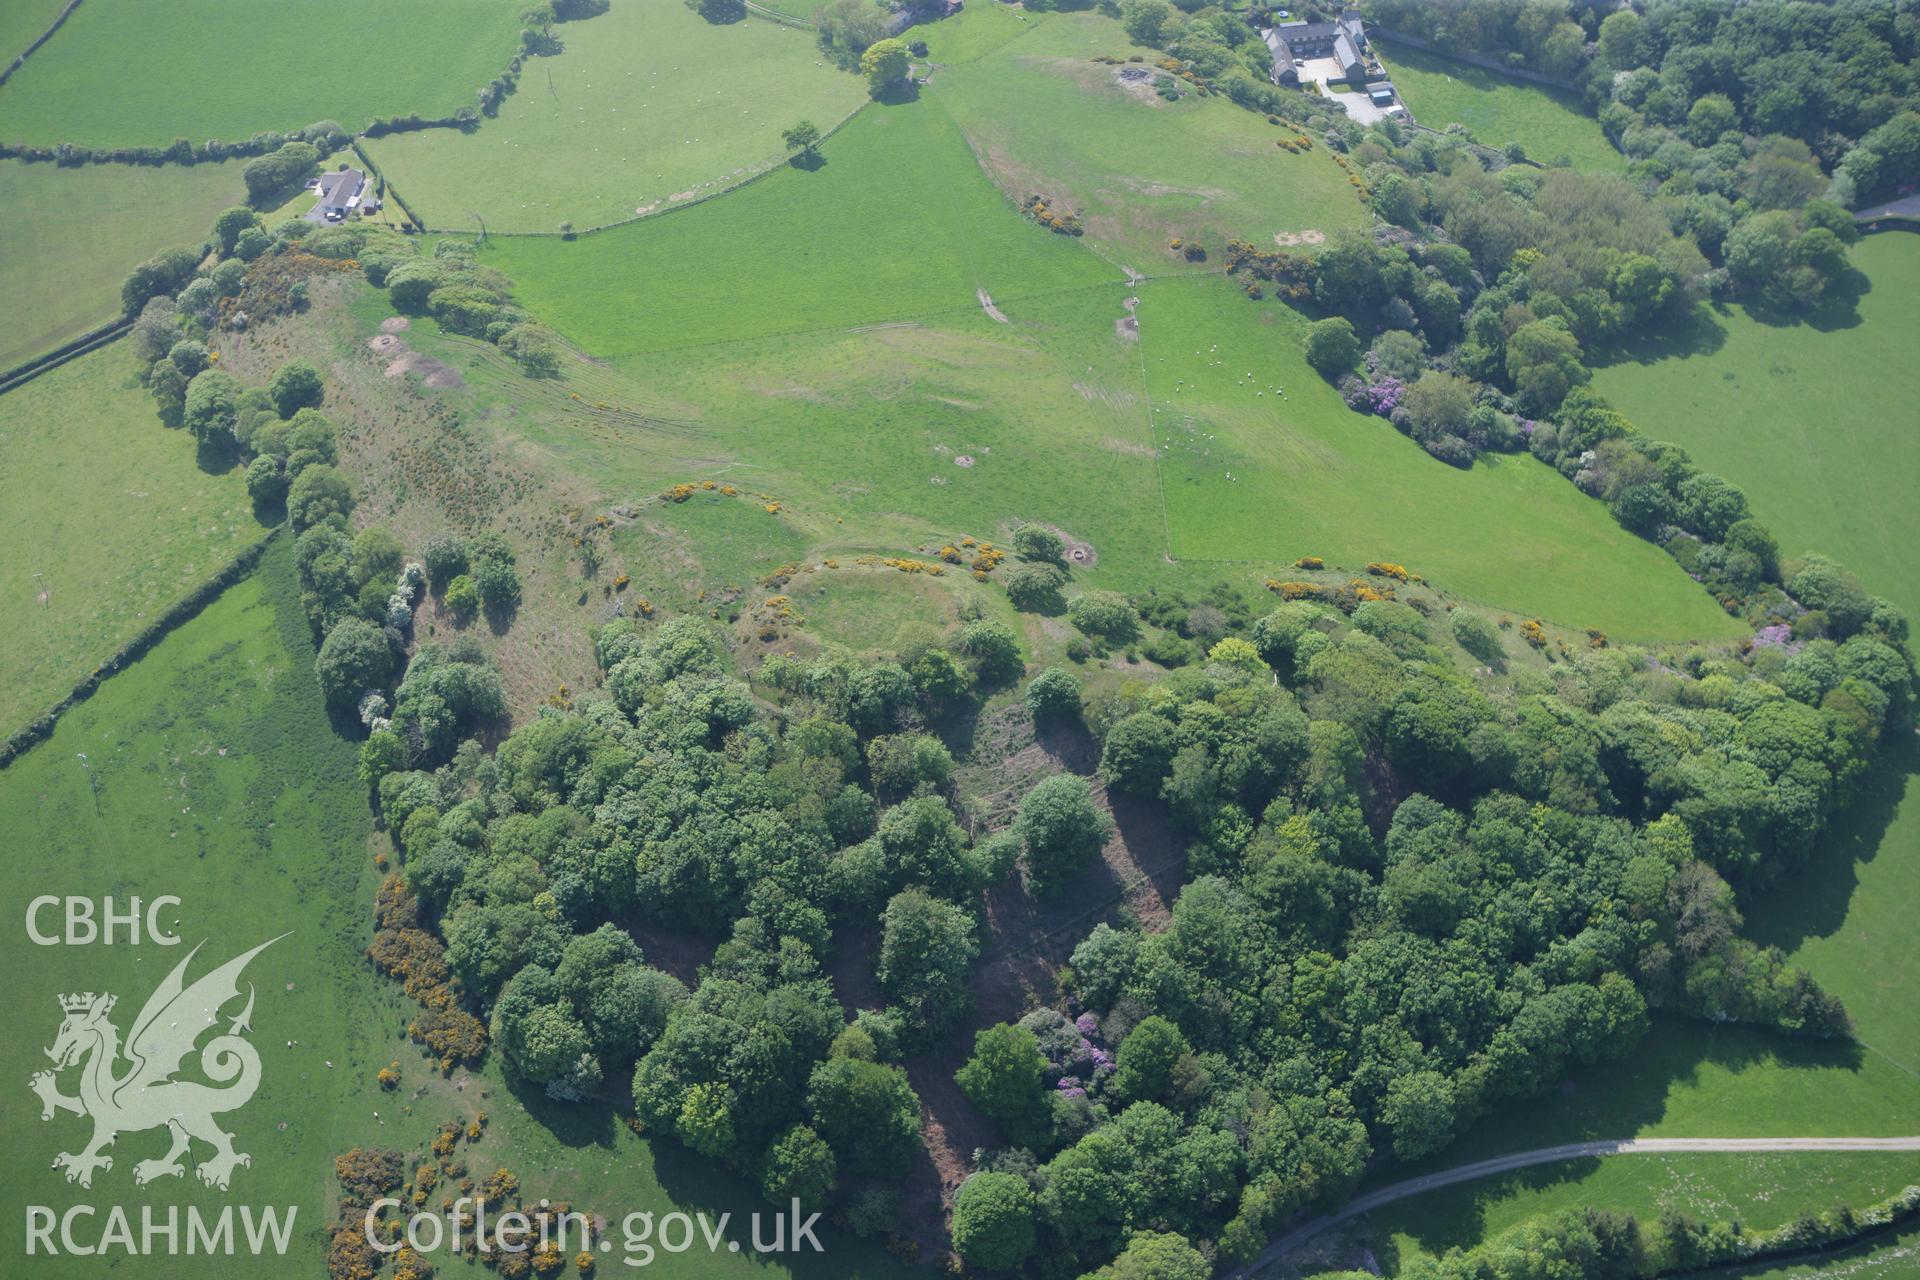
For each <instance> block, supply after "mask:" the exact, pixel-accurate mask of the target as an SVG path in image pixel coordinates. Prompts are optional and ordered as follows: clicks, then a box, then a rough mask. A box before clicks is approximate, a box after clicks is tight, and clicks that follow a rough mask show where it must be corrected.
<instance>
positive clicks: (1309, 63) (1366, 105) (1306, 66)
mask: <svg viewBox="0 0 1920 1280" xmlns="http://www.w3.org/2000/svg"><path fill="white" fill-rule="evenodd" d="M1345 80H1346V73H1345V72H1344V71H1342V70H1341V69H1340V60H1339V59H1338V58H1302V59H1300V83H1301V84H1306V83H1308V82H1312V83H1314V84H1317V85H1319V86H1321V89H1322V91H1323V92H1324V93H1325V95H1326V96H1327V97H1328V98H1329V99H1331V100H1332V101H1334V102H1337V103H1339V104H1340V106H1341V107H1342V108H1344V109H1345V110H1346V113H1347V114H1348V115H1349V116H1351V117H1353V119H1354V120H1356V121H1358V122H1359V123H1361V124H1372V123H1373V122H1374V121H1376V120H1385V119H1386V118H1387V109H1386V108H1385V107H1376V106H1374V105H1373V100H1372V99H1370V98H1368V97H1367V95H1366V94H1364V93H1362V92H1360V91H1359V90H1358V89H1355V90H1354V91H1353V92H1351V93H1335V92H1334V91H1333V90H1332V89H1330V88H1328V87H1327V86H1328V85H1330V84H1332V83H1333V82H1334V81H1340V82H1342V83H1344V82H1345Z"/></svg>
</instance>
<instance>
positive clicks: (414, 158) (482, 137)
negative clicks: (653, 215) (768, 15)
mask: <svg viewBox="0 0 1920 1280" xmlns="http://www.w3.org/2000/svg"><path fill="white" fill-rule="evenodd" d="M560 33H561V35H562V36H563V37H565V39H566V44H567V49H566V52H565V53H562V54H560V55H559V56H558V57H553V58H538V59H534V60H532V61H530V62H529V63H528V64H527V70H526V71H525V73H524V74H523V76H522V79H521V83H520V90H519V92H518V93H516V94H514V96H513V97H511V98H509V99H507V101H506V102H505V103H504V104H503V105H502V106H501V108H500V113H499V115H498V116H497V117H496V118H494V119H492V120H487V121H485V122H484V123H482V125H481V126H480V127H479V128H478V129H475V130H474V131H472V132H470V133H461V132H458V131H454V130H448V129H436V130H430V131H427V132H423V133H410V134H395V135H391V136H389V137H386V138H380V139H377V140H375V141H373V142H372V143H370V144H369V146H368V150H369V153H370V154H371V155H372V156H373V157H374V160H375V161H376V162H377V163H378V164H379V165H380V167H381V168H382V169H383V170H384V171H385V172H386V174H387V177H388V179H389V180H390V181H392V182H393V184H394V187H395V188H396V189H397V190H398V191H399V192H400V193H401V195H402V196H404V197H405V198H406V201H407V203H408V205H409V206H411V207H412V208H413V210H414V212H415V213H416V214H418V215H419V216H420V217H421V218H422V219H424V220H425V221H426V223H427V224H428V225H429V226H432V227H456V228H471V227H473V226H474V220H473V216H472V215H473V214H476V213H477V214H478V215H479V216H480V217H482V218H484V219H485V220H486V223H487V227H488V229H489V230H492V231H540V232H551V231H554V230H556V229H557V228H558V226H559V224H560V223H561V222H562V221H566V222H572V223H574V224H576V225H577V226H580V227H590V226H603V225H605V224H607V223H609V222H619V221H622V220H624V219H627V218H632V217H634V216H635V215H636V214H639V213H641V212H643V211H646V212H655V211H659V210H665V209H671V208H673V207H674V206H675V205H676V204H680V203H684V202H685V201H687V200H690V199H693V198H694V197H696V196H706V195H711V194H713V193H714V192H715V191H719V190H724V189H725V188H727V187H730V186H732V185H734V184H735V183H737V182H739V181H741V180H742V179H743V178H745V177H746V176H748V175H749V174H752V173H757V172H759V171H760V170H762V169H765V168H766V167H768V166H769V165H772V164H777V163H784V162H785V161H786V158H787V150H786V147H785V146H784V145H783V144H782V143H781V141H780V134H781V131H782V130H784V129H786V128H787V127H789V126H790V125H792V124H793V123H795V122H796V121H798V120H802V119H810V120H812V121H813V122H814V123H815V124H816V125H818V126H819V127H820V128H821V129H823V130H824V129H827V128H830V127H832V126H833V125H834V124H836V123H838V122H839V121H840V120H841V119H843V118H844V117H845V116H846V115H847V114H848V113H849V112H851V111H852V110H853V109H854V108H856V107H857V106H859V105H860V104H861V103H862V102H864V101H866V98H867V88H866V82H865V81H864V80H862V79H861V78H860V77H859V76H857V75H849V74H848V73H846V72H844V71H841V70H838V69H837V68H835V67H833V66H832V65H831V64H828V63H824V62H823V61H822V59H821V56H820V51H819V49H818V48H817V47H815V44H814V40H813V34H812V33H811V32H809V31H804V30H796V29H794V28H791V27H784V26H780V25H778V24H775V23H772V22H763V21H759V20H751V21H742V22H735V23H731V24H729V25H726V26H715V25H712V24H710V23H708V22H707V21H705V20H704V19H702V18H701V17H700V16H699V15H697V14H695V13H694V12H693V11H692V10H691V9H689V8H688V7H686V6H685V5H683V4H681V3H679V0H624V2H623V3H619V4H615V5H614V6H613V7H612V9H610V10H609V11H608V12H607V13H605V14H603V15H601V16H599V17H596V18H594V19H592V20H590V21H586V22H580V23H574V24H570V25H567V26H563V27H562V28H560Z"/></svg>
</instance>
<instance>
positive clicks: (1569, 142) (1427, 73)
mask: <svg viewBox="0 0 1920 1280" xmlns="http://www.w3.org/2000/svg"><path fill="white" fill-rule="evenodd" d="M1373 47H1374V52H1375V53H1376V54H1378V55H1379V57H1380V65H1382V66H1383V67H1385V68H1386V69H1387V74H1388V75H1389V76H1390V77H1392V79H1393V85H1394V88H1396V89H1398V90H1399V91H1400V100H1401V101H1402V102H1404V103H1406V104H1407V110H1408V111H1410V112H1412V114H1413V118H1414V119H1415V120H1416V121H1417V122H1419V123H1420V124H1423V125H1426V126H1427V127H1428V128H1430V129H1444V128H1446V127H1447V126H1448V125H1450V124H1463V125H1465V126H1467V130H1468V131H1469V132H1470V133H1472V134H1473V136H1474V139H1475V141H1478V142H1483V143H1485V144H1486V145H1488V146H1490V147H1504V146H1506V145H1507V144H1508V143H1509V142H1518V143H1519V144H1520V145H1521V146H1523V147H1525V148H1526V150H1527V155H1528V157H1529V158H1531V159H1534V160H1538V161H1540V162H1541V163H1542V164H1550V163H1552V162H1554V161H1556V160H1558V159H1560V158H1561V157H1563V156H1564V157H1566V158H1568V159H1570V160H1572V162H1573V164H1574V166H1575V167H1576V168H1580V169H1595V170H1602V171H1610V172H1615V173H1618V172H1624V171H1625V169H1626V167H1627V158H1626V157H1625V156H1623V155H1621V154H1620V152H1619V151H1617V150H1616V149H1615V148H1614V145H1613V144H1612V143H1611V142H1609V141H1607V136H1606V134H1605V133H1603V132H1601V129H1600V122H1599V121H1597V120H1595V119H1594V118H1593V117H1592V116H1591V115H1588V114H1587V112H1586V111H1585V110H1583V109H1582V107H1581V103H1580V99H1579V97H1578V96H1577V95H1575V94H1572V93H1567V92H1564V91H1562V90H1559V89H1550V88H1547V87H1546V86H1544V85H1535V84H1527V83H1525V82H1524V81H1520V80H1511V79H1508V78H1507V77H1506V76H1503V75H1501V74H1500V73H1499V72H1497V71H1487V70H1484V69H1483V68H1480V67H1476V66H1473V65H1471V64H1469V63H1465V62H1459V61H1457V60H1455V59H1453V58H1448V57H1445V56H1443V55H1441V54H1437V53H1427V52H1424V51H1422V50H1419V49H1415V48H1412V47H1411V46H1408V45H1402V44H1395V43H1393V42H1392V41H1390V40H1377V39H1376V40H1375V41H1374V45H1373Z"/></svg>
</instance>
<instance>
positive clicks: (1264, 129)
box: [928, 13, 1370, 275]
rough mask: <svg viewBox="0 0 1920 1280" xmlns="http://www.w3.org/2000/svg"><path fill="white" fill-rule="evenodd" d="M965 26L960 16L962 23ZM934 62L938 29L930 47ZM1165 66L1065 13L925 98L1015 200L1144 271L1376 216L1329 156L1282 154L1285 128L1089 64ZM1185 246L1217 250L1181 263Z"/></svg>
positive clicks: (1099, 26) (940, 81)
mask: <svg viewBox="0 0 1920 1280" xmlns="http://www.w3.org/2000/svg"><path fill="white" fill-rule="evenodd" d="M967 16H968V15H965V14H963V15H962V18H963V19H964V18H966V17H967ZM928 43H929V45H930V47H931V50H932V53H931V56H932V57H933V58H934V59H935V60H936V61H938V60H939V59H940V57H941V44H940V29H939V28H938V27H935V28H932V29H931V34H930V36H929V37H928ZM1129 54H1137V55H1141V56H1143V57H1145V58H1146V60H1147V61H1146V63H1145V64H1144V66H1145V68H1146V69H1147V70H1149V71H1150V72H1151V74H1153V75H1164V74H1165V73H1164V72H1159V71H1157V70H1154V69H1152V65H1151V64H1152V61H1153V59H1154V58H1156V57H1158V56H1160V55H1158V54H1157V53H1155V52H1154V51H1153V50H1150V49H1146V48H1144V47H1142V46H1137V45H1134V44H1133V43H1132V42H1130V41H1129V40H1128V39H1127V36H1126V32H1125V31H1124V30H1122V28H1121V26H1120V24H1119V23H1118V22H1115V21H1113V20H1112V19H1110V18H1105V17H1102V16H1100V15H1098V14H1094V13H1075V14H1062V15H1060V16H1058V17H1056V18H1053V19H1052V20H1050V21H1048V22H1046V23H1044V24H1042V25H1041V26H1040V27H1039V28H1038V29H1037V30H1034V31H1033V32H1032V33H1030V34H1028V35H1026V36H1023V37H1022V38H1020V39H1018V40H1015V41H1013V42H1011V43H1008V44H1005V45H1002V46H1001V47H1000V48H998V49H996V50H994V51H993V52H991V53H989V54H986V55H985V56H983V57H978V58H976V59H974V60H972V61H967V62H963V63H961V64H959V65H956V66H951V67H942V68H941V69H940V70H938V71H937V72H936V73H935V74H934V77H933V83H932V85H931V86H929V89H928V92H929V93H930V94H931V95H932V96H933V97H934V98H935V99H936V100H937V101H939V102H940V104H941V105H943V106H945V107H946V108H947V109H948V110H949V111H951V112H952V113H953V116H954V119H955V120H957V121H958V122H959V124H960V127H961V128H962V129H963V130H964V131H965V132H966V134H967V139H968V141H969V142H971V143H972V144H973V150H974V154H975V155H976V156H978V157H979V159H980V163H981V165H982V166H983V167H984V168H985V169H986V171H987V172H988V174H989V175H991V176H992V177H993V179H994V181H995V182H997V183H998V184H999V186H1000V188H1001V190H1003V191H1004V192H1006V193H1007V195H1008V196H1009V197H1011V198H1012V199H1013V200H1015V201H1016V202H1024V201H1025V200H1026V199H1028V198H1029V197H1030V196H1034V195H1041V196H1044V197H1046V199H1047V201H1048V203H1049V204H1050V206H1051V207H1052V208H1053V209H1055V210H1056V211H1060V212H1069V211H1071V212H1076V213H1077V214H1078V216H1079V218H1080V222H1081V224H1082V225H1083V226H1084V227H1085V228H1086V237H1085V239H1086V243H1087V244H1088V245H1089V246H1091V247H1092V248H1094V249H1095V250H1096V251H1097V252H1099V253H1100V254H1102V255H1103V256H1105V257H1107V258H1110V259H1112V260H1113V261H1115V262H1121V263H1125V264H1127V265H1129V266H1131V267H1133V268H1134V269H1135V270H1137V271H1140V272H1142V273H1145V274H1149V275H1153V274H1166V273H1169V272H1174V271H1206V270H1218V269H1219V268H1218V257H1219V254H1220V252H1221V251H1222V250H1223V249H1224V248H1225V244H1226V241H1227V240H1229V239H1240V240H1246V241H1249V242H1251V243H1253V244H1255V245H1257V246H1259V247H1261V248H1266V249H1272V248H1275V247H1276V245H1279V244H1286V245H1294V244H1300V243H1312V242H1315V241H1317V240H1319V239H1321V238H1324V237H1326V236H1329V235H1332V234H1333V233H1334V232H1336V231H1339V230H1341V229H1343V228H1346V227H1357V226H1362V225H1365V224H1366V223H1367V221H1368V220H1369V217H1370V215H1369V214H1368V212H1367V210H1366V207H1365V205H1363V204H1362V203H1361V201H1360V200H1359V198H1358V196H1357V195H1356V194H1355V191H1354V188H1353V187H1352V185H1351V184H1350V183H1349V182H1348V180H1347V175H1346V174H1345V173H1344V172H1342V171H1341V169H1340V168H1339V166H1337V165H1335V164H1334V163H1333V161H1332V159H1331V158H1330V157H1329V155H1328V153H1327V151H1326V150H1325V148H1323V147H1320V146H1318V145H1316V146H1315V147H1314V149H1313V150H1311V151H1308V152H1304V153H1297V154H1296V153H1293V152H1288V151H1284V150H1282V149H1281V148H1280V147H1278V146H1276V145H1275V143H1276V141H1277V140H1278V139H1279V138H1281V137H1282V136H1287V137H1291V136H1292V135H1293V132H1294V131H1293V129H1292V128H1291V127H1285V126H1275V125H1271V124H1268V123H1267V122H1266V119H1265V117H1263V116H1260V115H1256V114H1255V113H1253V112H1251V111H1248V110H1245V109H1244V108H1241V107H1237V106H1235V105H1233V104H1232V103H1231V102H1228V101H1227V100H1226V99H1225V98H1220V97H1208V98H1201V97H1199V96H1197V95H1195V94H1193V93H1191V92H1189V93H1188V94H1187V95H1186V96H1185V97H1183V98H1182V99H1181V100H1180V101H1179V102H1175V103H1170V102H1167V101H1165V100H1163V99H1162V98H1161V97H1160V96H1159V94H1157V93H1156V92H1154V90H1153V88H1152V82H1151V80H1144V79H1143V80H1138V81H1123V80H1121V79H1120V76H1121V74H1122V72H1124V71H1131V72H1133V73H1136V74H1137V73H1140V72H1141V71H1142V69H1143V64H1140V63H1128V64H1123V65H1122V66H1117V67H1116V66H1108V65H1106V64H1104V63H1098V62H1094V61H1092V59H1093V58H1094V57H1096V56H1104V55H1111V56H1115V57H1126V56H1127V55H1129ZM1175 239H1182V240H1184V241H1187V242H1189V243H1197V244H1200V245H1202V246H1203V247H1204V248H1207V249H1209V250H1211V251H1212V252H1213V254H1214V261H1213V262H1211V263H1188V262H1187V260H1186V259H1185V258H1184V257H1183V256H1182V255H1181V254H1180V253H1179V252H1176V251H1175V250H1173V249H1172V248H1170V247H1169V245H1170V242H1171V241H1172V240H1175Z"/></svg>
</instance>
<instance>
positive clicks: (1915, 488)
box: [1594, 232, 1920, 617]
mask: <svg viewBox="0 0 1920 1280" xmlns="http://www.w3.org/2000/svg"><path fill="white" fill-rule="evenodd" d="M1850 255H1851V257H1852V259H1853V263H1854V266H1855V267H1856V268H1858V269H1859V270H1860V271H1861V272H1863V273H1864V274H1865V276H1866V278H1867V280H1868V281H1869V282H1870V284H1871V286H1872V287H1871V288H1870V289H1869V290H1868V291H1867V293H1866V294H1865V295H1864V296H1863V297H1861V299H1860V301H1859V306H1858V315H1857V321H1856V317H1854V316H1851V315H1847V316H1842V317H1837V318H1835V319H1834V320H1833V321H1830V322H1822V323H1816V324H1778V323H1767V322H1766V321H1764V320H1763V319H1761V318H1758V317H1756V316H1754V315H1753V314H1752V313H1750V312H1748V311H1747V310H1746V309H1745V308H1741V307H1731V308H1728V309H1726V310H1725V311H1723V312H1721V313H1719V314H1717V315H1708V314H1705V313H1703V315H1702V317H1701V319H1700V322H1699V325H1698V327H1697V328H1696V330H1695V331H1693V332H1691V333H1689V334H1686V335H1682V336H1680V337H1678V338H1676V339H1675V340H1673V341H1671V342H1668V343H1665V344H1662V345H1659V346H1655V347H1652V348H1651V349H1649V350H1648V351H1646V352H1645V353H1643V354H1640V355H1639V356H1638V358H1628V359H1624V360H1622V361H1621V362H1619V363H1615V364H1613V365H1611V366H1610V367H1608V368H1604V369H1600V370H1598V371H1597V372H1596V373H1595V375H1594V386H1595V388H1596V389H1597V390H1599V391H1600V392H1601V394H1603V395H1605V396H1606V397H1607V398H1608V399H1609V400H1611V401H1613V402H1614V404H1615V405H1616V406H1618V408H1619V409H1620V411H1621V412H1623V413H1625V414H1626V415H1627V417H1629V418H1630V419H1632V420H1633V422H1634V423H1635V424H1636V425H1638V426H1639V427H1640V429H1641V430H1643V431H1645V432H1646V433H1647V434H1648V435H1650V436H1653V437H1654V438H1655V439H1659V440H1671V441H1673V442H1674V443H1675V444H1679V445H1683V446H1685V447H1686V449H1687V450H1688V452H1690V453H1691V454H1692V455H1693V457H1694V460H1695V461H1696V462H1698V463H1699V464H1700V465H1701V466H1703V467H1707V468H1708V469H1710V470H1713V471H1717V472H1719V473H1720V474H1721V475H1723V476H1725V477H1727V479H1729V480H1731V481H1733V482H1734V483H1735V484H1737V485H1739V486H1740V487H1741V488H1743V489H1745V490H1746V493H1747V497H1748V499H1749V500H1751V502H1752V504H1753V508H1754V513H1755V514H1756V515H1758V516H1759V517H1760V518H1761V519H1762V520H1764V521H1765V522H1766V523H1767V525H1768V526H1769V527H1770V528H1771V529H1772V530H1773V532H1774V535H1775V537H1777V538H1778V539H1779V540H1780V549H1781V551H1782V552H1783V553H1784V554H1787V555H1797V554H1799V553H1801V552H1804V551H1821V552H1824V553H1826V554H1827V555H1830V556H1833V557H1834V558H1836V559H1838V560H1840V561H1841V562H1842V563H1844V564H1845V565H1847V567H1849V568H1851V569H1852V570H1853V571H1854V572H1856V573H1858V574H1859V575H1860V578H1861V580H1862V581H1863V582H1865V583H1866V585H1867V589H1868V590H1870V591H1872V592H1874V593H1876V594H1879V595H1884V596H1886V597H1888V598H1889V599H1891V600H1893V601H1894V603H1896V604H1898V605H1899V606H1900V607H1901V608H1902V609H1903V610H1905V611H1906V613H1907V615H1908V616H1909V617H1920V570H1916V568H1915V566H1914V561H1913V549H1914V547H1915V546H1916V545H1920V503H1916V502H1915V500H1914V495H1915V494H1916V493H1917V492H1920V435H1916V433H1915V431H1914V424H1915V421H1916V418H1915V412H1916V411H1915V406H1916V405H1920V362H1917V361H1915V360H1914V359H1913V342H1914V333H1915V332H1916V327H1917V326H1920V238H1916V237H1914V236H1911V235H1905V234H1902V233H1899V232H1891V233H1887V234H1882V235H1877V236H1868V237H1866V238H1865V239H1864V240H1862V241H1861V242H1860V243H1859V244H1857V245H1855V246H1854V247H1853V248H1852V250H1850Z"/></svg>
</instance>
